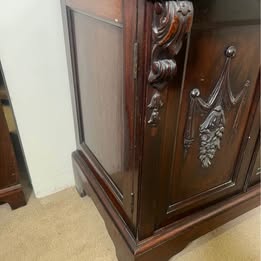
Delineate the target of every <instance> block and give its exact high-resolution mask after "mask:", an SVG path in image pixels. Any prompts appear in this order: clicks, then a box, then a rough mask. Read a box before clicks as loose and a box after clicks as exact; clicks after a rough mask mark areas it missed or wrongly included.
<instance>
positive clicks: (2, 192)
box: [0, 184, 22, 195]
mask: <svg viewBox="0 0 261 261" xmlns="http://www.w3.org/2000/svg"><path fill="white" fill-rule="evenodd" d="M21 189H22V186H21V184H17V185H14V186H11V187H8V188H4V189H0V195H1V194H7V193H9V192H14V191H15V190H21Z"/></svg>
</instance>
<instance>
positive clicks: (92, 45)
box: [66, 0, 137, 218]
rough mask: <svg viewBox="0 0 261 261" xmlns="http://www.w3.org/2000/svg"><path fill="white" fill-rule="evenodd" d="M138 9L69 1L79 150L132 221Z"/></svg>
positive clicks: (130, 5)
mask: <svg viewBox="0 0 261 261" xmlns="http://www.w3.org/2000/svg"><path fill="white" fill-rule="evenodd" d="M135 6H136V2H135V1H134V2H132V3H125V4H124V6H123V1H121V0H115V1H111V2H110V4H108V3H106V1H102V3H99V4H97V3H94V2H90V1H81V0H68V1H66V12H67V24H68V28H69V30H68V31H69V32H68V34H69V48H70V61H71V65H72V81H73V83H72V85H73V88H72V89H73V96H74V101H73V102H74V103H75V108H76V109H75V113H76V127H77V149H78V150H81V151H82V153H83V154H84V155H85V158H86V160H87V161H89V162H90V165H92V167H93V168H94V172H95V173H96V174H95V175H97V179H98V180H99V181H100V183H101V185H102V186H103V188H104V189H105V190H106V191H110V193H111V195H112V197H113V200H116V201H117V202H118V203H117V204H120V205H121V206H122V205H123V207H124V208H125V211H126V213H127V214H128V215H129V217H130V216H132V211H133V209H132V206H133V203H132V202H133V198H132V191H133V185H132V182H134V181H133V179H134V172H135V171H136V169H135V166H134V164H135V163H134V159H135V151H134V150H135V145H134V142H135V135H136V134H135V133H136V132H135V131H136V129H135V127H136V123H135V120H136V119H135V108H136V107H135V102H136V101H137V99H136V97H135V96H136V90H135V83H134V78H133V77H132V74H130V73H129V72H130V71H131V69H130V68H132V66H133V61H132V59H133V56H132V54H133V48H134V47H133V46H134V42H135V40H136V38H135V36H136V32H135V28H136V16H135V15H136V13H135V10H136V9H135ZM126 10H128V13H129V14H130V16H128V17H125V15H124V13H125V12H126ZM131 218H132V217H131Z"/></svg>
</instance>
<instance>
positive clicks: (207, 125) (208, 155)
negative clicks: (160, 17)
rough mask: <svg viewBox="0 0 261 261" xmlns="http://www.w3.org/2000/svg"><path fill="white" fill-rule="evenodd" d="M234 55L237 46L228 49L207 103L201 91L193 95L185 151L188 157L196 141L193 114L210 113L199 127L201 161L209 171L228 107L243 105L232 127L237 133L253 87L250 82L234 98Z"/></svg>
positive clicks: (247, 81)
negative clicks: (247, 97) (232, 85)
mask: <svg viewBox="0 0 261 261" xmlns="http://www.w3.org/2000/svg"><path fill="white" fill-rule="evenodd" d="M235 55H236V48H235V47H234V46H230V47H228V48H227V49H226V51H225V56H226V61H225V65H224V68H223V71H222V73H221V75H220V77H219V79H218V81H217V83H216V85H215V87H214V89H213V91H212V93H211V95H210V97H209V99H208V101H207V102H205V101H204V100H203V99H202V98H201V97H200V91H199V89H193V90H192V91H191V92H190V105H189V112H188V117H187V122H186V127H185V132H184V151H185V156H186V155H187V153H188V151H189V149H190V147H191V145H192V143H193V142H194V139H195V129H194V113H195V112H196V110H198V111H200V112H201V113H203V114H206V113H207V116H206V118H205V120H204V122H203V123H202V124H201V125H200V127H199V137H200V147H199V160H200V161H201V165H202V167H203V168H208V167H209V166H210V165H211V163H212V160H213V158H214V157H215V155H216V153H217V150H219V149H220V148H221V142H222V137H223V134H224V132H225V124H226V119H225V112H224V106H225V104H226V106H229V107H230V106H235V105H237V104H239V103H240V105H239V107H238V110H237V114H236V117H235V120H234V125H233V128H234V129H236V128H237V125H238V120H239V117H240V113H241V111H242V105H243V103H244V100H245V99H244V98H245V96H246V92H247V88H248V87H249V86H250V81H249V80H246V81H245V83H244V87H243V88H242V90H241V91H240V93H239V94H238V95H237V96H236V97H234V95H233V93H232V90H231V86H230V77H229V73H230V63H231V59H232V58H234V57H235Z"/></svg>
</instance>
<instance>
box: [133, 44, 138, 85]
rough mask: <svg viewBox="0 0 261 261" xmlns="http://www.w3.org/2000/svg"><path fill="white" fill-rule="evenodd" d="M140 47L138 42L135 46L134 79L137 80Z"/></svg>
mask: <svg viewBox="0 0 261 261" xmlns="http://www.w3.org/2000/svg"><path fill="white" fill-rule="evenodd" d="M138 47H139V44H138V43H137V42H135V43H134V46H133V78H134V79H135V80H136V79H137V76H138Z"/></svg>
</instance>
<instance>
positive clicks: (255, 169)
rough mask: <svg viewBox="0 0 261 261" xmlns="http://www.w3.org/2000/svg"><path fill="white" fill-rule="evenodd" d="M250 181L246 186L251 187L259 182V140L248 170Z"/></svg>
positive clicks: (260, 173)
mask: <svg viewBox="0 0 261 261" xmlns="http://www.w3.org/2000/svg"><path fill="white" fill-rule="evenodd" d="M249 174H250V179H249V182H248V186H253V185H255V184H258V183H259V182H260V175H261V167H260V140H258V142H257V144H256V151H255V154H254V156H253V159H252V162H251V165H250V169H249Z"/></svg>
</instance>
